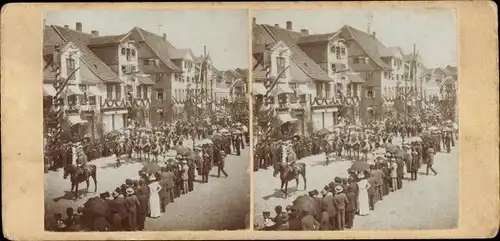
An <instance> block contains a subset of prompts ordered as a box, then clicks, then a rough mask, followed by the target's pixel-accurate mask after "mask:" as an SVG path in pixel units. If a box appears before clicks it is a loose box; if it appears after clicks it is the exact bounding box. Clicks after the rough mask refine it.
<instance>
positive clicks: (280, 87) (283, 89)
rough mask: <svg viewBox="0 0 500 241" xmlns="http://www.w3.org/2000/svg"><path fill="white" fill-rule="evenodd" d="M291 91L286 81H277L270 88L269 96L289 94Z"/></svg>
mask: <svg viewBox="0 0 500 241" xmlns="http://www.w3.org/2000/svg"><path fill="white" fill-rule="evenodd" d="M291 93H293V90H292V88H290V86H289V85H288V84H287V83H278V84H277V85H276V86H275V87H274V88H273V89H272V90H271V93H270V94H271V96H277V95H281V94H291Z"/></svg>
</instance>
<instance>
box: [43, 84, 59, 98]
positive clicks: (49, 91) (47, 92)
mask: <svg viewBox="0 0 500 241" xmlns="http://www.w3.org/2000/svg"><path fill="white" fill-rule="evenodd" d="M56 93H57V91H56V89H55V88H54V86H53V85H51V84H44V85H43V95H44V96H56Z"/></svg>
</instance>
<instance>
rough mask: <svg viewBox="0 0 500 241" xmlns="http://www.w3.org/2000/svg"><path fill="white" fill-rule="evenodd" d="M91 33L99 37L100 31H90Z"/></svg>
mask: <svg viewBox="0 0 500 241" xmlns="http://www.w3.org/2000/svg"><path fill="white" fill-rule="evenodd" d="M90 34H92V36H94V37H99V31H97V30H92V31H90Z"/></svg>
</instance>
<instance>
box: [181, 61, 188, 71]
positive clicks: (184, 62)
mask: <svg viewBox="0 0 500 241" xmlns="http://www.w3.org/2000/svg"><path fill="white" fill-rule="evenodd" d="M182 63H183V65H184V68H186V69H187V62H186V61H182Z"/></svg>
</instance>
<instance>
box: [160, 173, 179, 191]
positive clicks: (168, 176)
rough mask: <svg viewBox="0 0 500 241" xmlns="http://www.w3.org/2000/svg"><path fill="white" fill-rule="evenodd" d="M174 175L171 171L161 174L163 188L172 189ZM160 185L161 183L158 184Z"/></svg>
mask: <svg viewBox="0 0 500 241" xmlns="http://www.w3.org/2000/svg"><path fill="white" fill-rule="evenodd" d="M174 180H175V174H174V173H173V172H171V171H167V172H164V173H162V181H163V182H164V184H165V188H167V189H168V188H174V185H175V181H174ZM160 185H161V183H160ZM162 188H163V186H162Z"/></svg>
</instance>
